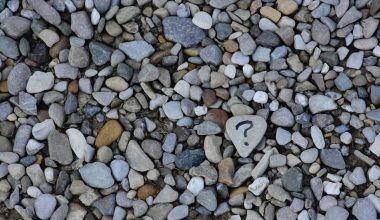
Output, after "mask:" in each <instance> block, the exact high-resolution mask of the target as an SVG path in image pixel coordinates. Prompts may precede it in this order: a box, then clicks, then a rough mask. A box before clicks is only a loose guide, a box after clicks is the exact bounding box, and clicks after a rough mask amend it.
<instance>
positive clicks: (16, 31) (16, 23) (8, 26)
mask: <svg viewBox="0 0 380 220" xmlns="http://www.w3.org/2000/svg"><path fill="white" fill-rule="evenodd" d="M31 23H32V22H31V21H30V20H28V19H26V18H23V17H19V16H10V17H7V18H5V19H4V20H3V21H2V23H1V25H0V27H1V29H2V30H3V31H4V32H5V33H6V34H7V35H8V36H10V37H12V38H19V37H21V36H23V35H24V34H26V33H27V32H28V31H29V30H30V25H31Z"/></svg>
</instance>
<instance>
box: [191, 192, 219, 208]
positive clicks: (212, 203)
mask: <svg viewBox="0 0 380 220" xmlns="http://www.w3.org/2000/svg"><path fill="white" fill-rule="evenodd" d="M196 199H197V202H198V203H199V204H200V205H202V206H203V207H205V208H206V209H207V210H209V211H215V209H216V208H217V205H218V203H217V200H216V196H215V194H214V192H213V191H211V190H207V189H204V190H202V191H201V192H200V193H199V194H198V195H197V197H196Z"/></svg>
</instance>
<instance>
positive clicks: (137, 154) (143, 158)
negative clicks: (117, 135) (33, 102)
mask: <svg viewBox="0 0 380 220" xmlns="http://www.w3.org/2000/svg"><path fill="white" fill-rule="evenodd" d="M125 156H126V158H127V161H128V163H129V165H130V166H131V167H132V169H134V170H137V171H140V172H145V171H148V170H151V169H153V168H154V164H153V162H152V160H151V159H150V158H149V157H148V156H147V155H146V154H145V153H144V151H143V150H142V149H141V147H140V145H139V144H138V143H137V142H136V141H134V140H131V141H129V143H128V146H127V150H126V152H125Z"/></svg>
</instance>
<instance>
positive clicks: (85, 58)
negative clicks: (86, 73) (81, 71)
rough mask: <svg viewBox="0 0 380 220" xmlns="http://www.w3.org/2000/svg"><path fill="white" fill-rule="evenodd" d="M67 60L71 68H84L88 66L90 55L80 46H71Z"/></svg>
mask: <svg viewBox="0 0 380 220" xmlns="http://www.w3.org/2000/svg"><path fill="white" fill-rule="evenodd" d="M68 59H69V63H70V65H71V66H73V67H78V68H85V67H87V66H88V65H89V64H90V54H89V53H88V51H87V50H86V49H85V48H84V47H80V46H72V47H71V48H70V52H69V57H68ZM94 62H96V60H95V61H94Z"/></svg>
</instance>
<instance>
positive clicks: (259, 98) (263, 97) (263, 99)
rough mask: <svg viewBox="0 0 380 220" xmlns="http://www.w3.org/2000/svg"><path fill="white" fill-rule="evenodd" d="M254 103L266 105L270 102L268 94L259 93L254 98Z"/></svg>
mask: <svg viewBox="0 0 380 220" xmlns="http://www.w3.org/2000/svg"><path fill="white" fill-rule="evenodd" d="M253 101H254V102H256V103H260V104H265V103H267V102H268V94H267V93H266V92H263V91H257V92H256V93H255V95H254V96H253Z"/></svg>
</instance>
